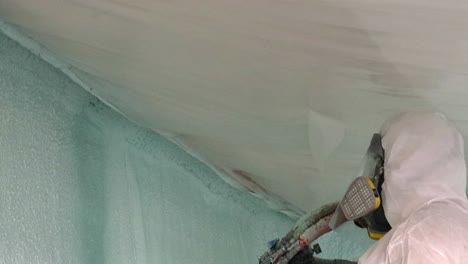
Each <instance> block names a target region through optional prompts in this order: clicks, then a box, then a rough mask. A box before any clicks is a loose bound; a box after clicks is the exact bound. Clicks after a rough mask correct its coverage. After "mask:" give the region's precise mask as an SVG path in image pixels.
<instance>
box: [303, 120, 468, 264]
mask: <svg viewBox="0 0 468 264" xmlns="http://www.w3.org/2000/svg"><path fill="white" fill-rule="evenodd" d="M380 135H381V136H382V139H381V145H382V147H383V150H384V151H385V155H384V165H383V168H384V174H385V178H384V181H383V184H382V186H381V200H382V206H383V211H384V212H385V217H386V219H387V221H388V223H389V225H390V226H391V230H390V231H388V232H387V233H386V234H385V235H384V236H383V237H382V238H381V239H380V240H379V241H378V242H377V243H376V244H375V245H374V246H373V247H371V248H370V249H369V250H368V251H367V252H366V253H365V254H364V255H363V256H361V257H360V258H359V260H358V262H357V263H359V264H429V263H434V264H442V263H444V264H466V263H468V200H467V197H466V166H465V159H464V145H463V138H462V136H461V134H460V133H459V132H458V131H457V129H456V128H455V127H454V126H452V125H451V124H450V123H449V122H448V121H447V120H446V119H445V117H444V116H443V115H441V114H434V113H405V114H401V115H398V116H396V117H395V118H392V119H390V120H388V121H387V122H386V123H385V124H384V125H383V127H382V129H381V132H380ZM307 255H308V254H302V256H299V257H298V259H300V261H299V262H297V263H312V264H325V263H355V262H350V261H346V260H323V259H318V258H314V257H313V256H312V254H310V256H312V257H310V258H308V257H307Z"/></svg>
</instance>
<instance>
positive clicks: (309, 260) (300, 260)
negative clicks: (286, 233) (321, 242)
mask: <svg viewBox="0 0 468 264" xmlns="http://www.w3.org/2000/svg"><path fill="white" fill-rule="evenodd" d="M314 259H315V258H314V251H313V250H312V249H311V248H309V247H305V248H304V249H303V250H301V251H299V252H298V253H297V254H296V256H294V258H292V259H291V260H290V261H289V264H314V263H315V261H314Z"/></svg>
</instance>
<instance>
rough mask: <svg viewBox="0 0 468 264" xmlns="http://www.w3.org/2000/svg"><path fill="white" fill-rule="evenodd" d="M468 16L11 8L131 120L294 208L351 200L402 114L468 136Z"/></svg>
mask: <svg viewBox="0 0 468 264" xmlns="http://www.w3.org/2000/svg"><path fill="white" fill-rule="evenodd" d="M467 12H468V2H466V1H457V0H449V1H443V2H441V1H426V0H410V1H399V0H387V1H378V2H372V1H367V0H355V1H345V0H324V1H309V0H298V1H279V0H273V1H271V0H254V1H230V0H226V1H215V0H202V1H197V2H193V3H188V2H180V1H179V2H178V1H176V2H174V1H172V2H168V1H150V0H139V1H132V4H131V5H129V4H126V3H123V2H119V1H107V0H97V1H85V0H82V1H59V0H44V1H40V2H38V1H33V0H3V1H1V2H0V15H1V16H2V17H3V18H4V19H6V21H8V22H10V23H13V24H15V25H16V26H18V27H19V28H20V30H21V31H22V32H24V33H26V34H27V35H29V36H30V37H32V38H33V39H34V40H36V41H38V42H39V43H41V44H42V45H44V46H45V47H47V48H48V49H49V50H51V51H52V53H53V54H54V55H56V56H58V57H59V58H61V59H62V60H63V61H65V62H66V63H67V64H68V65H72V66H73V67H74V68H76V69H77V70H76V72H75V74H76V75H77V76H79V78H80V79H82V80H87V81H86V82H85V83H86V84H87V85H88V86H91V84H98V85H95V86H94V87H93V92H94V93H95V94H97V95H100V96H101V98H103V99H105V101H107V102H108V103H109V104H110V105H113V106H114V107H115V108H116V109H118V110H120V111H121V112H122V113H124V114H125V115H126V116H127V117H128V118H129V119H130V120H133V121H135V122H138V123H139V124H142V125H144V126H146V127H149V128H151V129H154V130H158V131H164V132H166V133H167V135H170V136H171V138H172V139H173V140H176V141H178V142H182V143H181V144H183V145H185V146H187V147H188V148H189V149H191V150H194V151H195V152H196V153H197V154H198V157H202V158H204V159H205V160H207V161H209V163H210V164H212V165H213V166H215V167H216V168H218V169H219V171H222V172H223V173H224V175H229V176H231V177H232V179H234V180H233V181H232V182H237V183H241V184H242V185H243V186H244V187H245V188H246V189H247V190H251V191H252V192H254V193H255V194H257V195H260V196H262V197H263V198H268V197H271V196H269V195H267V194H272V195H277V196H279V197H282V198H283V199H284V200H285V201H287V202H288V203H276V202H275V204H279V205H277V207H276V208H277V209H279V210H286V211H290V212H292V211H297V210H296V208H300V209H302V210H311V209H314V208H317V207H318V206H319V205H321V204H324V203H327V202H330V201H334V200H336V199H338V198H339V197H340V196H341V194H342V192H343V191H344V189H345V188H346V185H347V184H348V183H349V182H350V180H351V178H352V177H353V176H355V175H354V173H355V172H356V171H357V167H358V165H359V162H360V159H361V157H362V155H363V153H364V151H365V149H366V146H367V144H368V142H369V139H370V136H371V135H372V134H373V133H374V132H375V131H376V130H377V129H378V127H379V126H380V124H381V122H382V121H383V120H384V119H385V118H387V117H388V116H389V115H391V114H393V113H395V112H399V111H402V110H433V109H437V110H438V111H441V112H443V113H444V114H445V115H446V116H447V117H448V118H449V119H451V120H453V121H455V122H456V124H457V125H458V126H459V128H460V129H461V130H462V131H463V132H464V134H465V135H466V134H467V133H466V132H467V131H468V124H467V122H466V118H465V116H464V113H465V112H466V101H467V99H468V98H467V97H468V93H467V90H466V86H467V85H468V76H467V72H468V59H467V57H466V56H465V54H468V36H467V35H466V34H465V31H466V28H467V26H468V16H466V14H467ZM328 130H330V131H328ZM273 200H275V201H276V200H277V199H273ZM288 204H291V205H292V206H288ZM287 208H290V209H289V210H288V209H287Z"/></svg>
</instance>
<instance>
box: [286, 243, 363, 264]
mask: <svg viewBox="0 0 468 264" xmlns="http://www.w3.org/2000/svg"><path fill="white" fill-rule="evenodd" d="M289 264H357V263H356V262H352V261H348V260H341V259H321V258H317V257H314V251H313V250H312V249H311V248H309V247H306V248H304V249H303V250H301V251H300V252H299V253H297V254H296V256H294V258H293V259H291V260H290V261H289Z"/></svg>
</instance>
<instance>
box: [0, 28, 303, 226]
mask: <svg viewBox="0 0 468 264" xmlns="http://www.w3.org/2000/svg"><path fill="white" fill-rule="evenodd" d="M0 32H2V33H3V34H5V35H6V36H8V37H9V38H10V39H12V40H13V41H15V42H17V43H18V44H19V45H21V46H23V47H24V48H26V49H27V50H29V51H30V52H31V53H32V54H34V55H36V56H38V57H40V58H41V59H42V60H44V61H45V62H47V63H49V64H50V65H52V66H53V67H55V68H57V69H59V70H60V71H61V72H62V73H63V74H65V75H66V76H67V77H68V78H70V79H71V80H72V81H73V82H74V83H76V84H77V85H79V86H80V87H82V88H83V89H85V90H86V91H88V92H89V93H90V94H92V95H93V96H95V97H97V98H98V99H99V100H100V101H101V102H103V103H104V104H106V105H107V106H109V107H110V108H112V109H113V110H114V111H116V112H118V113H119V114H121V115H122V116H124V117H125V118H126V119H128V120H130V121H131V122H134V121H132V120H131V119H129V118H128V116H127V115H125V113H124V112H122V111H121V110H120V109H119V108H118V107H117V106H115V105H113V104H112V103H110V102H109V101H108V100H106V99H105V98H103V97H102V96H101V95H100V94H99V92H98V91H97V90H96V89H93V87H92V84H90V83H86V82H85V81H83V80H82V79H81V78H80V77H79V76H78V75H77V74H75V72H74V67H73V66H71V65H70V64H68V63H66V62H65V61H63V60H62V59H60V58H58V57H57V56H56V55H54V54H53V53H52V52H51V51H49V50H48V49H47V48H46V47H44V46H43V45H41V44H40V43H38V42H36V41H35V40H34V39H32V38H30V37H28V36H26V35H25V34H23V33H22V32H21V31H20V30H18V29H17V28H16V27H15V26H13V25H11V24H9V23H7V22H5V21H2V20H0ZM138 125H140V126H141V124H138ZM155 132H157V133H159V134H161V135H163V136H164V137H165V138H167V139H168V140H169V141H171V142H173V143H174V144H176V145H177V146H179V147H180V148H182V149H183V150H184V151H186V152H187V153H188V154H190V155H191V156H193V157H195V158H196V159H198V160H200V161H201V162H203V163H204V164H205V165H207V166H208V167H209V168H210V169H212V170H213V171H214V172H215V173H216V174H217V175H218V176H219V177H221V178H222V179H223V180H224V181H225V182H226V183H228V184H229V185H231V186H233V187H235V188H237V189H241V190H244V191H248V192H249V193H251V194H252V195H254V196H256V197H258V198H260V199H262V200H263V201H265V203H266V204H267V205H268V206H269V207H270V208H272V209H274V210H276V211H279V212H281V213H283V214H285V215H287V216H289V217H291V218H292V219H298V218H299V217H301V216H302V215H303V214H304V213H305V212H304V211H303V210H301V209H299V208H298V207H296V206H294V205H292V204H291V203H289V202H287V201H285V200H284V199H282V198H281V197H278V196H277V195H274V194H272V193H269V192H268V191H266V190H265V189H264V188H262V187H261V186H259V185H258V184H256V183H255V182H252V181H249V182H248V185H249V186H248V187H247V186H246V185H243V184H242V183H240V182H238V180H237V179H235V178H234V177H232V176H230V175H229V172H228V171H226V170H224V169H223V168H219V167H217V166H214V165H213V164H212V163H210V162H209V161H208V160H207V159H206V158H204V157H203V156H202V155H200V154H199V153H196V152H195V151H194V150H193V149H191V148H189V147H188V146H187V145H186V144H185V143H184V142H183V140H181V139H178V138H177V137H176V136H174V135H173V134H171V133H168V132H166V131H163V130H155Z"/></svg>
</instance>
